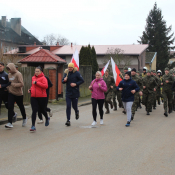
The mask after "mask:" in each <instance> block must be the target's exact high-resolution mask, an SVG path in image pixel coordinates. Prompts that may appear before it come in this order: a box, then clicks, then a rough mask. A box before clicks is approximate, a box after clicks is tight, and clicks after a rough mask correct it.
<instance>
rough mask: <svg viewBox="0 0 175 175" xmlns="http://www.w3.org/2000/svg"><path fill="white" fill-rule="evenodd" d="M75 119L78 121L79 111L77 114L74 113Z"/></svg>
mask: <svg viewBox="0 0 175 175" xmlns="http://www.w3.org/2000/svg"><path fill="white" fill-rule="evenodd" d="M75 119H76V120H78V119H79V111H78V112H77V113H75Z"/></svg>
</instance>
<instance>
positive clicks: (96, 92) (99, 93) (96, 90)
mask: <svg viewBox="0 0 175 175" xmlns="http://www.w3.org/2000/svg"><path fill="white" fill-rule="evenodd" d="M99 83H100V84H101V86H99V85H98V84H99ZM91 86H92V88H91V90H92V96H91V97H92V98H94V99H96V100H99V99H105V94H104V92H106V91H107V89H108V88H107V85H106V83H105V81H104V80H103V78H99V79H95V80H93V81H92V82H91Z"/></svg>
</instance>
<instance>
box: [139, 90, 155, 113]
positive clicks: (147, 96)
mask: <svg viewBox="0 0 175 175" xmlns="http://www.w3.org/2000/svg"><path fill="white" fill-rule="evenodd" d="M153 100H154V94H153V92H151V93H149V92H147V93H143V96H142V103H143V105H145V107H146V111H148V112H150V111H151V109H152V105H153Z"/></svg>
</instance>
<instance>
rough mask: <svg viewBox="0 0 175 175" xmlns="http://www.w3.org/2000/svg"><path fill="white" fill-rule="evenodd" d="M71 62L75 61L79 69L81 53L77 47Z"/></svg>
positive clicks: (75, 65)
mask: <svg viewBox="0 0 175 175" xmlns="http://www.w3.org/2000/svg"><path fill="white" fill-rule="evenodd" d="M71 63H74V67H77V69H78V70H79V54H78V50H77V49H76V50H75V52H74V54H73V56H72V59H71Z"/></svg>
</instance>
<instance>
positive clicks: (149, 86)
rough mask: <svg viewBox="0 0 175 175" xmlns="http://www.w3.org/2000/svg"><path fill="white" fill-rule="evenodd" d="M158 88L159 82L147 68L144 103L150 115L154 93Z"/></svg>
mask: <svg viewBox="0 0 175 175" xmlns="http://www.w3.org/2000/svg"><path fill="white" fill-rule="evenodd" d="M156 89H157V83H156V81H155V79H154V78H153V77H151V71H150V70H147V76H145V77H144V78H143V98H142V103H143V105H145V107H146V111H147V115H150V112H151V110H152V104H153V99H154V93H153V92H155V91H156Z"/></svg>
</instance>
